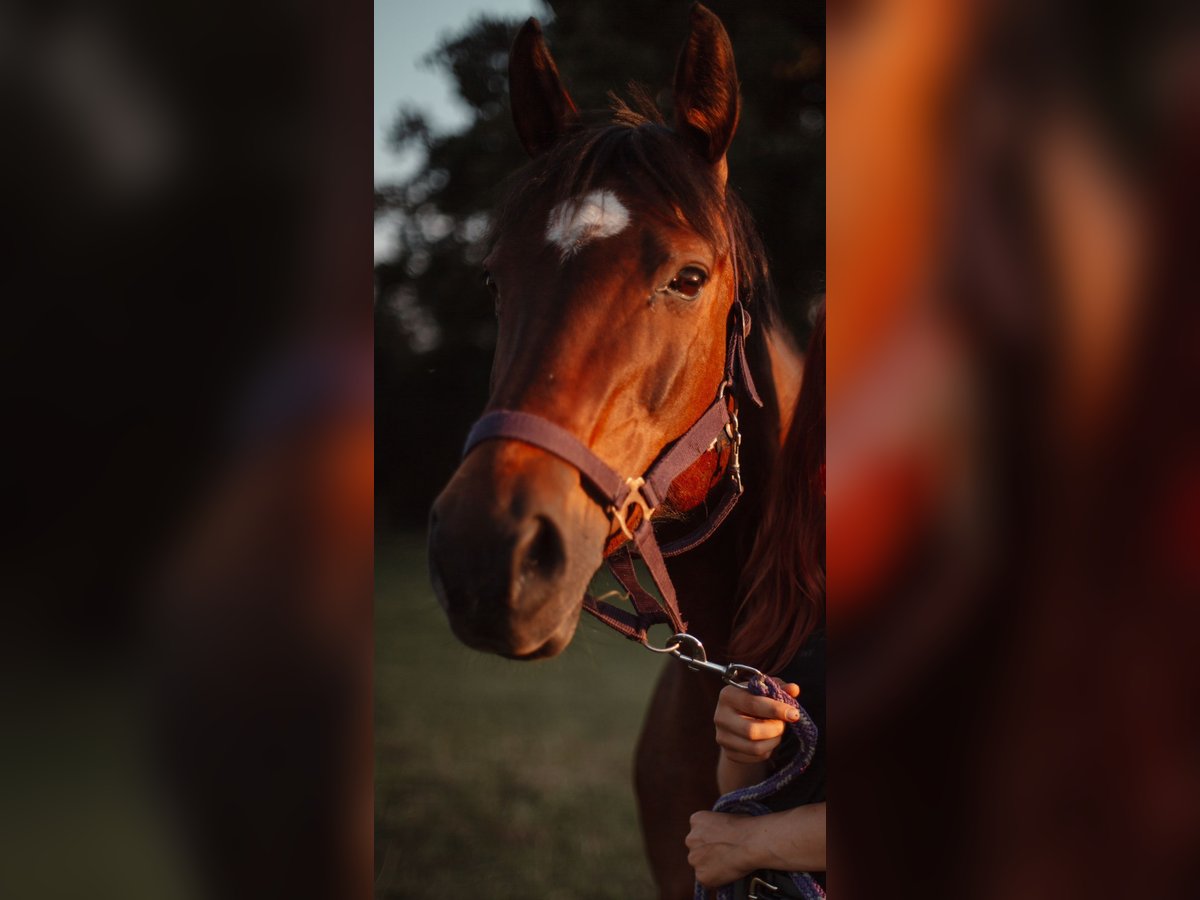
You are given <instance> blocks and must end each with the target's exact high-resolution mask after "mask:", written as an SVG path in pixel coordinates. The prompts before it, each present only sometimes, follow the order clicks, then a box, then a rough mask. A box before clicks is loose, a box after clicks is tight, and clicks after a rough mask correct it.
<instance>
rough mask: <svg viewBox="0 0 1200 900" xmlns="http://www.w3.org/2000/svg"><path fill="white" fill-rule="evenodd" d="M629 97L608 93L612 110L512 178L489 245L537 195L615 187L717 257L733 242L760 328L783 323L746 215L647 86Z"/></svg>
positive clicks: (744, 292) (559, 196) (588, 120)
mask: <svg viewBox="0 0 1200 900" xmlns="http://www.w3.org/2000/svg"><path fill="white" fill-rule="evenodd" d="M629 92H630V100H629V101H626V100H624V99H622V98H620V97H618V96H617V95H615V94H613V93H611V92H610V93H609V95H608V96H609V103H610V105H609V108H608V109H606V110H602V111H599V112H595V113H589V114H587V115H586V117H585V119H584V120H583V121H581V122H580V123H579V124H577V125H575V126H574V127H572V128H571V129H570V130H568V131H567V132H566V133H565V134H563V135H562V137H560V138H559V140H558V141H556V142H555V143H554V145H553V146H551V147H550V149H549V150H547V151H546V152H545V153H543V154H542V155H540V156H538V157H536V158H534V159H532V160H531V161H530V162H529V163H528V164H526V165H525V166H524V167H522V168H521V169H519V170H517V172H515V173H514V174H513V176H512V181H511V184H510V186H509V189H508V191H507V194H506V196H505V197H504V199H503V200H502V201H501V203H500V205H499V206H498V207H497V209H496V211H495V213H494V215H493V217H492V220H491V227H490V233H489V240H490V241H492V242H494V241H496V240H498V239H500V238H502V237H503V235H504V234H506V233H508V232H511V231H513V230H515V227H516V223H517V221H518V219H519V218H520V217H521V215H522V214H523V213H524V212H526V211H527V210H528V207H529V203H530V200H531V198H532V196H533V195H534V194H535V193H536V194H548V195H549V196H550V197H551V198H552V203H554V204H558V203H562V202H566V201H568V200H571V199H573V198H576V197H581V196H583V195H585V194H587V193H588V192H590V191H592V190H594V189H598V188H600V187H603V186H607V185H609V184H611V183H612V182H613V181H617V182H619V183H620V184H622V185H623V186H624V187H625V188H626V189H627V191H628V194H629V198H630V199H631V200H632V201H633V202H635V203H637V204H638V206H639V209H640V210H642V211H643V212H645V213H646V214H648V215H650V216H656V217H658V218H660V219H662V220H664V221H667V222H669V223H671V224H679V223H682V224H684V225H686V226H688V227H690V228H691V229H693V230H694V231H695V232H696V233H697V234H699V235H700V236H701V237H702V238H704V239H705V240H706V241H708V242H709V243H710V244H712V246H713V247H714V248H716V249H717V250H718V251H720V252H725V251H727V250H729V249H730V243H731V242H732V245H733V246H732V250H733V253H734V254H735V259H736V260H737V266H738V291H739V293H740V296H741V299H742V302H743V303H745V304H746V305H747V307H748V308H750V309H752V310H754V311H755V315H756V321H757V323H758V324H760V325H762V326H768V325H771V324H773V323H778V322H779V321H780V318H779V312H778V305H777V300H776V298H775V293H774V289H773V288H772V286H771V281H770V272H769V269H768V264H767V255H766V249H765V247H764V246H763V243H762V239H761V238H760V237H759V234H758V229H757V228H756V227H755V225H754V220H753V218H752V217H751V215H750V212H749V210H748V209H747V208H746V206H745V204H743V203H742V201H741V200H740V199H739V198H738V196H737V194H736V193H735V192H734V191H733V189H732V188H730V187H729V186H728V185H726V186H725V187H724V188H722V186H721V185H720V184H719V183H718V182H717V179H716V178H715V177H714V174H713V169H712V167H711V166H710V165H709V164H708V163H706V162H705V161H704V160H702V159H701V158H700V157H699V156H698V155H697V154H696V153H695V152H694V151H692V150H690V149H689V148H688V147H687V146H686V145H685V144H684V143H683V142H682V141H680V140H679V138H678V135H677V134H676V133H675V132H674V131H673V130H672V129H671V128H669V127H668V126H667V125H666V123H665V122H664V120H663V117H662V113H661V112H660V111H659V110H658V107H657V106H656V105H655V103H654V100H653V99H652V98H651V97H650V95H649V93H648V92H647V91H646V90H645V89H644V88H642V87H640V86H638V85H631V86H630V88H629Z"/></svg>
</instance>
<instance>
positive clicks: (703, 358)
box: [429, 11, 738, 659]
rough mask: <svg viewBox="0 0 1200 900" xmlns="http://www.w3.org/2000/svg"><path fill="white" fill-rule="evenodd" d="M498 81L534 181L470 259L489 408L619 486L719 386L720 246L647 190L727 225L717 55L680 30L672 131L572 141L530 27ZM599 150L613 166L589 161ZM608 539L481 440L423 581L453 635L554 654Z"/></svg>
mask: <svg viewBox="0 0 1200 900" xmlns="http://www.w3.org/2000/svg"><path fill="white" fill-rule="evenodd" d="M681 73H682V74H681ZM510 82H511V88H512V99H513V115H514V120H515V122H516V125H517V131H518V134H519V135H520V137H521V140H522V142H523V143H524V145H525V147H526V149H528V150H529V152H530V154H531V156H533V157H534V158H535V164H534V171H535V172H538V171H540V172H541V175H542V176H546V177H544V178H543V177H535V176H532V175H531V176H529V177H527V179H526V181H525V182H524V183H523V184H522V186H521V187H520V188H519V192H518V194H517V201H516V202H515V203H510V204H508V205H507V207H506V210H505V213H504V215H502V216H501V217H500V223H501V227H500V228H499V229H498V233H497V235H496V242H495V245H494V247H493V249H492V252H491V253H490V254H489V256H488V258H487V260H486V261H485V267H486V270H487V273H488V275H487V279H488V283H489V286H490V287H491V288H492V291H493V293H494V296H495V302H496V308H497V315H498V318H499V329H498V337H497V346H496V355H495V360H494V363H493V367H492V379H491V397H490V399H489V401H488V407H487V408H488V410H489V411H490V410H499V409H504V410H516V411H521V412H526V413H531V414H534V415H537V416H540V417H542V418H544V419H547V420H549V421H550V422H552V423H554V424H556V425H559V426H561V427H562V428H565V429H566V430H567V431H569V432H571V433H572V434H573V435H575V436H576V437H577V438H579V440H581V441H582V442H583V443H584V444H586V445H587V446H588V447H590V448H591V449H592V450H593V451H594V452H595V453H596V454H597V455H598V456H600V458H601V459H603V460H605V461H606V462H607V463H608V464H609V465H610V466H612V467H613V468H614V469H616V470H617V471H618V472H620V473H621V474H622V475H626V476H637V475H641V474H642V473H643V472H645V470H646V469H647V468H648V467H649V465H650V464H651V463H652V462H653V461H654V459H655V458H656V457H657V456H658V455H659V454H660V453H661V451H662V450H663V448H664V446H666V445H667V444H669V443H670V442H672V441H674V440H675V439H676V438H677V437H679V436H680V435H681V434H683V432H685V431H686V430H687V429H688V427H689V426H690V425H691V424H692V423H693V422H694V421H695V420H696V419H697V418H698V417H699V416H700V414H701V413H702V412H703V411H704V410H705V408H706V407H707V406H708V405H709V404H710V403H711V402H712V401H713V398H714V397H715V396H716V393H717V390H718V386H719V384H720V382H721V379H722V377H723V373H724V361H725V343H726V322H727V319H728V317H729V312H730V307H731V305H732V303H733V298H734V294H735V290H734V282H735V274H734V271H733V265H732V263H731V259H730V249H729V246H728V244H727V242H719V243H720V246H714V245H713V243H712V240H711V239H712V236H713V231H714V229H713V228H712V227H709V228H708V229H707V231H705V229H703V228H693V227H692V226H691V225H690V224H689V223H688V222H687V220H686V217H685V216H684V215H683V213H682V210H681V208H680V204H679V203H677V202H676V203H672V202H664V200H663V195H660V196H653V190H652V189H650V188H648V187H647V185H654V184H661V183H662V182H663V180H664V179H665V178H666V179H671V178H673V179H675V181H674V183H675V185H676V191H675V194H674V195H673V196H675V197H676V198H679V197H681V196H682V197H685V198H687V197H691V196H693V195H695V194H696V193H703V195H704V198H705V199H706V201H707V204H708V205H707V207H705V208H706V209H707V211H708V213H709V214H710V223H711V221H713V220H714V217H715V218H720V221H722V222H724V221H725V218H724V216H725V207H724V202H725V201H724V196H725V195H724V183H725V150H726V148H727V147H728V142H729V140H730V139H731V138H732V135H733V131H734V127H735V126H736V120H737V102H738V101H737V80H736V74H735V73H734V72H733V63H732V50H731V49H730V48H729V46H728V38H727V36H726V35H725V33H724V30H723V29H722V28H721V26H720V23H719V22H717V21H716V19H715V17H713V16H712V15H711V13H708V12H707V11H703V13H701V14H695V15H694V16H693V35H692V37H691V39H690V40H689V42H688V43H687V44H685V49H684V51H683V55H682V56H681V59H680V64H679V68H678V69H677V74H676V107H677V112H676V116H677V120H676V123H675V128H674V129H668V128H666V127H665V126H664V125H662V124H658V123H651V122H646V123H643V124H640V125H636V124H630V123H628V122H625V123H608V124H606V125H601V126H595V127H593V130H591V131H589V130H588V129H586V128H583V127H576V125H577V124H578V123H577V114H576V111H575V106H574V104H573V103H572V102H571V99H570V97H569V96H568V95H567V94H566V91H565V89H563V87H562V84H561V81H560V80H559V78H558V72H557V68H556V67H555V65H554V62H553V60H552V59H551V58H550V56H549V52H548V50H547V49H546V47H545V44H544V42H543V41H542V39H541V32H540V29H539V28H538V26H537V24H536V22H534V21H533V20H530V22H529V23H527V25H526V26H525V28H523V29H522V31H521V33H520V34H519V35H518V37H517V41H516V43H515V44H514V47H513V55H512V58H511V61H510ZM639 129H641V132H640V133H639V134H634V132H636V131H638V130H639ZM618 132H620V133H618ZM564 135H566V136H565V137H564ZM592 137H595V138H596V139H597V140H596V141H595V142H592V143H589V141H590V140H591V138H592ZM606 140H607V141H609V143H608V144H606V145H604V146H606V147H608V148H609V149H614V148H615V151H616V152H618V153H619V152H625V153H626V155H625V156H624V157H621V158H620V159H619V160H618V161H616V162H614V157H612V156H611V155H610V156H607V157H604V156H599V157H587V156H586V154H587V153H590V152H593V151H594V150H595V148H596V147H597V146H600V144H601V143H603V141H606ZM577 148H578V149H579V155H578V156H577V157H572V156H571V154H572V153H573V152H574V151H575V150H576V149H577ZM631 148H632V149H631ZM556 153H557V155H556ZM647 153H649V154H650V157H647V155H646V154H647ZM539 158H540V159H541V164H542V166H543V168H542V169H540V170H538V169H537V161H538V159H539ZM596 159H601V160H607V166H604V165H600V164H599V163H596V164H595V165H593V163H594V162H595V160H596ZM638 160H640V161H641V162H640V163H638V162H637V161H638ZM573 162H579V163H580V165H579V166H578V168H579V170H580V171H586V172H587V176H586V177H584V178H583V179H582V185H581V186H580V187H579V189H578V190H577V191H575V192H574V193H571V194H569V195H568V196H565V197H564V196H563V195H562V186H563V182H562V180H561V179H560V180H559V181H558V182H556V181H555V177H556V176H561V175H562V173H563V172H564V171H574V170H573V169H571V168H570V167H571V165H572V163H573ZM639 165H641V166H642V167H643V168H645V167H658V168H657V169H656V170H655V171H653V172H651V171H642V170H641V169H639ZM547 166H548V167H550V168H549V169H547ZM667 170H669V171H667ZM547 173H549V174H547ZM556 183H557V184H558V188H557V189H556V188H554V187H553V185H555V184H556ZM566 183H567V184H568V187H569V185H570V182H566ZM679 185H683V188H684V189H683V190H682V192H681V190H679ZM683 202H684V204H685V205H686V203H687V202H688V201H687V200H686V199H685V200H684V201H683ZM702 233H706V234H708V239H706V238H705V237H702ZM614 530H615V529H614V528H613V526H611V525H610V523H609V520H608V517H607V515H606V514H605V511H604V510H603V509H602V507H601V506H600V505H599V504H598V503H597V502H596V501H595V499H594V498H592V497H591V496H589V495H588V493H587V492H586V490H585V488H584V486H583V483H582V482H581V477H580V474H579V472H578V470H576V469H575V468H574V467H573V466H571V465H569V464H567V463H566V462H563V461H562V460H560V459H559V458H558V457H556V456H553V455H551V454H550V453H548V452H546V451H544V450H541V449H539V448H536V447H534V446H532V445H529V444H525V443H522V442H520V441H517V440H492V441H486V442H484V443H482V444H480V445H479V446H478V447H476V448H475V449H474V450H473V451H472V452H471V453H470V454H469V455H468V456H467V458H466V459H465V460H464V461H463V463H462V465H461V466H460V467H459V469H458V471H457V472H456V473H455V475H454V477H453V478H452V479H451V481H450V483H449V484H448V485H447V486H446V488H445V490H444V491H443V492H442V494H441V495H440V496H439V497H438V499H437V501H436V503H435V504H434V508H433V512H432V515H431V520H430V539H429V541H430V543H429V546H430V570H431V575H432V579H433V583H434V588H435V591H436V593H437V595H438V599H439V601H440V603H441V604H442V606H443V607H444V608H445V610H446V613H447V616H448V618H449V620H450V625H451V628H452V629H453V631H454V633H455V634H456V635H457V636H458V638H459V639H460V640H462V641H463V642H464V643H466V644H468V645H469V646H472V647H475V648H477V649H481V650H487V651H491V652H495V653H500V654H502V655H505V656H510V657H514V658H519V659H533V658H538V657H545V656H553V655H555V654H557V653H559V652H560V651H561V650H562V649H563V648H564V647H565V646H566V645H567V644H568V643H569V642H570V640H571V637H572V635H573V634H574V631H575V626H576V623H577V622H578V619H579V614H580V611H581V601H582V597H583V594H584V592H585V590H586V588H587V585H588V582H589V581H590V579H591V577H592V575H593V574H594V572H595V571H596V569H597V568H598V567H599V566H600V565H601V563H602V561H603V554H604V550H605V546H606V544H607V543H608V542H609V539H610V536H611V534H612V532H613V531H614Z"/></svg>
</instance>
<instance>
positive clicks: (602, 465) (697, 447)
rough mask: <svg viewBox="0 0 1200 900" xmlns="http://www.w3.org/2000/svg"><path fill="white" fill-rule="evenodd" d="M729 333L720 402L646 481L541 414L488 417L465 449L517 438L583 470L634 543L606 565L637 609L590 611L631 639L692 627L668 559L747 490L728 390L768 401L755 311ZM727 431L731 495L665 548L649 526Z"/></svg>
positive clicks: (710, 528) (741, 312)
mask: <svg viewBox="0 0 1200 900" xmlns="http://www.w3.org/2000/svg"><path fill="white" fill-rule="evenodd" d="M728 332H729V338H728V342H727V345H726V351H725V377H724V379H723V381H722V383H721V386H720V388H719V389H718V391H717V396H716V399H715V400H713V402H712V403H711V404H710V405H709V407H708V408H707V409H706V410H705V411H704V412H703V413H702V414H701V416H700V418H699V419H697V420H696V421H695V422H694V423H693V424H692V426H691V427H690V428H689V429H688V430H687V431H685V432H684V433H683V434H682V435H681V436H680V437H679V438H678V439H677V440H675V441H674V442H673V443H672V444H670V445H668V446H667V447H665V448H664V449H663V451H662V452H661V453H660V454H659V456H658V458H657V459H656V460H655V462H654V463H653V464H652V465H651V466H650V468H649V469H647V470H646V472H645V473H644V474H642V475H640V476H636V477H634V476H630V477H622V476H621V474H620V473H618V472H617V471H616V470H615V469H613V468H612V466H610V465H609V464H608V463H606V462H605V461H604V460H602V459H601V458H600V457H599V456H597V455H596V454H595V452H593V451H592V449H591V448H590V447H588V446H587V445H586V444H584V443H583V441H581V440H580V439H579V438H578V437H576V436H575V435H574V434H572V433H571V432H569V431H567V430H566V429H565V428H563V427H562V426H560V425H556V424H555V423H553V422H551V421H550V420H549V419H544V418H542V417H541V416H537V415H533V414H532V413H526V412H519V411H517V410H507V409H501V410H494V411H493V412H490V413H487V414H486V415H484V416H483V417H482V418H481V419H479V421H477V422H476V423H475V425H474V427H473V428H472V429H471V433H470V434H469V435H468V436H467V443H466V446H465V447H464V448H463V456H466V455H467V454H468V453H470V452H471V451H472V450H473V449H474V448H475V447H477V446H479V444H481V443H483V442H484V441H489V440H516V441H521V442H523V443H526V444H530V445H531V446H534V447H538V448H540V449H542V450H545V451H546V452H548V453H552V454H554V455H555V456H557V457H558V458H559V459H561V460H563V461H564V462H567V463H569V464H570V465H572V466H574V467H575V468H576V469H578V470H579V473H580V475H582V476H583V478H584V480H585V481H586V482H587V483H588V484H589V485H590V486H591V487H592V488H593V489H594V490H595V492H596V493H597V494H598V495H599V496H600V498H602V500H603V503H604V507H605V511H606V512H607V513H608V515H609V517H610V518H611V519H612V521H613V522H614V523H615V524H616V525H617V527H618V528H619V529H620V530H621V531H622V532H623V533H624V534H625V536H626V537H627V538H629V541H628V542H626V543H625V544H622V545H621V546H620V547H618V548H617V550H616V551H615V552H614V553H612V554H611V555H610V556H609V557H608V559H607V560H606V562H607V564H608V567H609V569H610V570H611V571H612V573H613V575H614V577H616V579H617V581H618V582H620V583H621V585H622V586H623V587H624V588H625V589H626V591H628V594H629V598H628V599H629V601H630V603H631V604H632V606H633V610H632V611H630V610H626V609H623V608H621V607H619V606H615V605H613V604H612V603H609V602H608V601H607V600H604V599H603V598H598V597H594V596H592V595H591V594H586V595H585V596H584V598H583V608H584V609H585V610H587V611H588V612H589V613H591V614H592V615H593V616H595V617H596V618H597V619H599V620H600V621H601V622H603V623H605V624H606V625H608V626H610V627H611V628H613V629H615V630H616V631H618V632H620V633H621V634H623V635H624V636H625V637H627V638H630V639H631V640H636V641H640V642H641V643H643V644H645V643H646V642H647V632H648V631H649V629H650V628H651V627H652V626H654V625H658V624H668V625H670V626H671V628H673V629H674V631H675V632H676V633H677V634H682V633H686V631H687V623H686V622H685V621H684V619H683V616H682V614H681V613H680V611H679V603H678V600H677V598H676V596H675V587H674V585H673V584H672V583H671V577H670V575H669V574H668V573H667V567H666V562H665V561H664V557H665V556H675V555H677V554H679V553H683V552H685V551H687V550H690V549H692V548H694V547H697V546H699V545H700V544H702V543H704V541H706V540H708V538H709V537H711V536H712V534H713V532H715V531H716V530H717V528H718V526H720V524H721V522H723V521H724V520H725V517H726V516H727V515H729V513H730V511H731V510H732V509H733V507H734V505H736V503H737V500H738V498H739V497H740V496H741V493H742V481H741V472H740V468H739V462H738V451H739V447H740V444H741V439H742V436H741V432H740V431H739V430H738V420H737V411H736V398H734V400H733V401H732V403H731V401H730V399H729V398H728V397H727V391H728V389H729V388H731V387H733V388H735V389H737V390H740V391H741V392H742V393H743V394H744V395H745V396H746V397H747V398H748V399H749V400H750V401H751V402H753V403H754V404H756V405H758V406H762V400H761V399H760V398H759V396H758V391H757V390H756V389H755V387H754V379H753V377H752V376H751V374H750V366H749V364H748V363H747V361H746V338H747V337H748V335H749V333H750V314H749V313H748V312H747V311H746V309H745V308H744V306H743V305H742V303H741V302H735V303H734V304H733V310H732V312H731V314H730V323H729V329H728ZM722 433H724V434H726V435H727V436H728V437H729V438H730V440H731V441H732V442H733V459H732V463H731V465H730V473H731V484H730V485H729V486H728V488H727V490H726V493H725V496H724V498H723V499H722V501H721V502H720V503H719V504H718V506H717V509H716V512H715V513H714V514H713V515H712V516H710V517H709V518H708V519H707V520H706V521H705V522H704V523H703V524H702V525H701V526H700V527H699V528H698V529H697V530H696V531H695V532H693V533H692V534H689V535H687V536H686V537H684V538H681V539H679V540H676V541H672V542H671V543H669V544H667V545H666V546H665V547H660V546H659V544H658V540H657V538H656V537H655V535H654V526H653V525H652V524H651V521H650V519H651V516H652V515H653V513H654V510H655V509H656V508H657V507H658V506H659V505H660V504H661V503H662V501H663V499H664V498H665V497H666V496H667V491H668V490H669V489H670V486H671V482H672V481H674V480H675V479H676V478H678V477H679V475H681V474H682V473H683V472H684V471H685V470H686V469H687V468H689V467H690V466H691V465H692V464H693V463H694V462H696V460H698V459H699V458H700V457H701V456H703V455H704V454H705V453H707V452H708V451H709V449H711V448H712V447H713V445H714V444H715V443H716V442H717V440H718V439H719V438H720V437H721V435H722ZM635 511H637V512H640V518H639V519H638V521H637V524H636V525H635V526H634V527H632V528H631V527H630V522H631V520H632V519H633V517H634V512H635ZM631 545H632V546H631ZM634 554H636V555H637V556H640V557H641V558H642V559H643V560H644V561H645V563H646V567H647V569H648V570H649V572H650V577H651V578H652V579H653V581H654V584H655V586H656V587H657V588H658V590H659V593H660V594H661V595H662V601H663V602H662V604H661V605H660V604H659V602H658V601H657V600H656V599H655V597H654V596H653V595H652V594H651V593H649V592H648V591H646V590H645V588H643V587H642V585H641V584H640V583H639V581H638V578H637V572H636V570H635V568H634Z"/></svg>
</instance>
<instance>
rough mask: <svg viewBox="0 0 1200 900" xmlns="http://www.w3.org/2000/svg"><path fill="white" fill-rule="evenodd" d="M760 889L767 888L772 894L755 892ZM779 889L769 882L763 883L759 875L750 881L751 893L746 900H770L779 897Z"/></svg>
mask: <svg viewBox="0 0 1200 900" xmlns="http://www.w3.org/2000/svg"><path fill="white" fill-rule="evenodd" d="M760 888H766V889H767V890H769V891H770V892H771V893H770V894H757V893H755V891H757V890H759V889H760ZM778 896H779V888H777V887H776V886H775V885H773V884H771V883H770V882H769V881H763V880H762V879H761V878H759V877H758V876H757V875H755V876H753V877H752V878H751V879H750V893H748V894H747V895H746V900H770V897H778Z"/></svg>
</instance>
